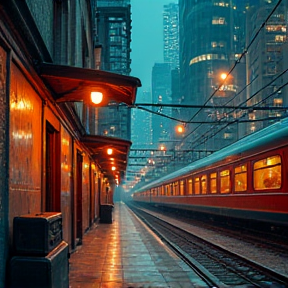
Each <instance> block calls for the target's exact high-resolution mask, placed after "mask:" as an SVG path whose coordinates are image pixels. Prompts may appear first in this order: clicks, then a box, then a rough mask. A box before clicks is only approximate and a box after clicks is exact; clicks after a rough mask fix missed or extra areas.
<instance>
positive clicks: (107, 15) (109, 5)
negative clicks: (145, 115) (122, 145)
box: [95, 0, 131, 140]
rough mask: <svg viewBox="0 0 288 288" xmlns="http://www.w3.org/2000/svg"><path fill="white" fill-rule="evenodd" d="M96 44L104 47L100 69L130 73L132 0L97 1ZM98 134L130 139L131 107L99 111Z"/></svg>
mask: <svg viewBox="0 0 288 288" xmlns="http://www.w3.org/2000/svg"><path fill="white" fill-rule="evenodd" d="M96 3H97V4H96V5H97V8H96V9H97V10H96V13H97V17H96V18H97V30H96V45H97V47H100V48H101V66H100V68H101V70H105V71H109V72H113V73H118V74H122V75H129V74H130V72H131V68H130V64H131V58H130V52H131V48H130V43H131V5H130V0H117V1H113V0H112V1H111V0H97V1H96ZM95 118H96V123H97V129H98V131H97V132H98V134H100V135H106V136H114V137H118V138H123V139H127V140H130V139H131V127H130V126H131V110H130V108H128V107H127V106H125V105H124V106H118V105H117V106H113V105H112V106H109V107H107V108H106V107H105V108H98V109H97V110H96V116H95Z"/></svg>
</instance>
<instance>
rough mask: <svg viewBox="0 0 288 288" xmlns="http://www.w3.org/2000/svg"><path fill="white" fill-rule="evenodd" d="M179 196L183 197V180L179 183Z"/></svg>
mask: <svg viewBox="0 0 288 288" xmlns="http://www.w3.org/2000/svg"><path fill="white" fill-rule="evenodd" d="M180 195H181V196H183V195H184V180H181V181H180Z"/></svg>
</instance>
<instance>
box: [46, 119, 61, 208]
mask: <svg viewBox="0 0 288 288" xmlns="http://www.w3.org/2000/svg"><path fill="white" fill-rule="evenodd" d="M59 134H60V133H59V132H58V131H57V130H55V128H54V127H53V126H52V125H51V124H50V123H49V122H47V123H46V197H45V198H46V199H45V200H46V201H45V210H46V211H51V212H52V211H54V212H56V211H57V212H60V211H61V193H60V180H61V179H60V175H61V171H60V168H61V167H60V135H59Z"/></svg>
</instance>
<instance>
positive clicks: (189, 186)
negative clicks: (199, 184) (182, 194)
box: [188, 178, 193, 195]
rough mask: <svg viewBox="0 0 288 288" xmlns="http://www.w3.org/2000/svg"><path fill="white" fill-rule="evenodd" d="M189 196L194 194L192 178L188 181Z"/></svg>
mask: <svg viewBox="0 0 288 288" xmlns="http://www.w3.org/2000/svg"><path fill="white" fill-rule="evenodd" d="M188 194H189V195H191V194H193V180H192V178H191V179H189V180H188Z"/></svg>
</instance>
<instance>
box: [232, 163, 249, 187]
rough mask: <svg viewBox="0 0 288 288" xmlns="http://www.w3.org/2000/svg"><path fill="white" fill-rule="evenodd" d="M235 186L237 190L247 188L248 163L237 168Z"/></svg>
mask: <svg viewBox="0 0 288 288" xmlns="http://www.w3.org/2000/svg"><path fill="white" fill-rule="evenodd" d="M234 172H235V178H234V188H235V191H236V192H242V191H246V190H247V165H246V164H245V165H241V166H238V167H236V168H235V170H234Z"/></svg>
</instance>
